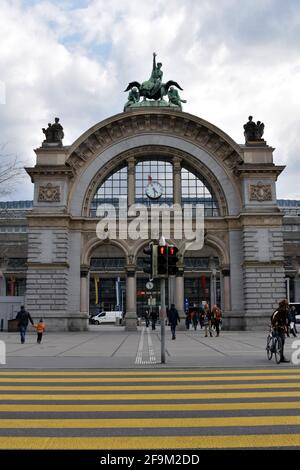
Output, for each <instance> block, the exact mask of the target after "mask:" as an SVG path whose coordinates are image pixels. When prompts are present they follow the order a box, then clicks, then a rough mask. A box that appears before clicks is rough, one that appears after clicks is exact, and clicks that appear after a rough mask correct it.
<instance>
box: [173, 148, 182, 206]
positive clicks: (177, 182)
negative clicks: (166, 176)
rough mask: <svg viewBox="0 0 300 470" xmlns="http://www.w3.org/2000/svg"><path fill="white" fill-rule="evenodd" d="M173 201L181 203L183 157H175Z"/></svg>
mask: <svg viewBox="0 0 300 470" xmlns="http://www.w3.org/2000/svg"><path fill="white" fill-rule="evenodd" d="M173 201H174V204H181V159H180V158H178V157H175V158H174V159H173Z"/></svg>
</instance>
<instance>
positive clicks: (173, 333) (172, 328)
mask: <svg viewBox="0 0 300 470" xmlns="http://www.w3.org/2000/svg"><path fill="white" fill-rule="evenodd" d="M175 331H176V325H172V324H171V332H172V338H174V339H175V338H176V336H175Z"/></svg>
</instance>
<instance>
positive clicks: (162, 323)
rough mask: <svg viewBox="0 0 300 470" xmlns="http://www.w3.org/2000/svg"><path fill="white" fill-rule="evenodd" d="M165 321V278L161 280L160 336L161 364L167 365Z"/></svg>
mask: <svg viewBox="0 0 300 470" xmlns="http://www.w3.org/2000/svg"><path fill="white" fill-rule="evenodd" d="M165 320H166V280H165V279H164V278H161V279H160V336H161V363H162V364H165V362H166V351H165V349H166V347H165V343H166V334H165V333H166V330H165Z"/></svg>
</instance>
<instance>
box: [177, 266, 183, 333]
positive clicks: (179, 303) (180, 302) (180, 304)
mask: <svg viewBox="0 0 300 470" xmlns="http://www.w3.org/2000/svg"><path fill="white" fill-rule="evenodd" d="M175 307H176V309H177V310H178V313H179V317H180V323H179V325H178V329H179V330H184V329H185V313H184V275H183V269H181V270H180V271H179V273H178V274H177V276H176V278H175Z"/></svg>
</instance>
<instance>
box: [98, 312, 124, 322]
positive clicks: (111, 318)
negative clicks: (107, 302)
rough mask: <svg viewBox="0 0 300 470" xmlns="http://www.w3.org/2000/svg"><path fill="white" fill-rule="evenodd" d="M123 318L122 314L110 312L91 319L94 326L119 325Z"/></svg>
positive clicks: (101, 313)
mask: <svg viewBox="0 0 300 470" xmlns="http://www.w3.org/2000/svg"><path fill="white" fill-rule="evenodd" d="M122 318H123V312H121V311H119V310H116V311H111V312H100V313H98V315H95V316H94V317H93V323H94V325H100V324H101V323H116V322H117V323H121V320H122Z"/></svg>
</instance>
